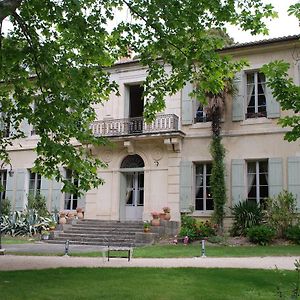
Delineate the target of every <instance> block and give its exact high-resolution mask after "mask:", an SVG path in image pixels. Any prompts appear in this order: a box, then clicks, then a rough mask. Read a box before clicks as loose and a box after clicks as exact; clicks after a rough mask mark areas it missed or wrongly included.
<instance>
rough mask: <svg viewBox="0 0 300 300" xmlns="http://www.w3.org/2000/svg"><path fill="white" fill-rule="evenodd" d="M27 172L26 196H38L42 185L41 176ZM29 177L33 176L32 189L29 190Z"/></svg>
mask: <svg viewBox="0 0 300 300" xmlns="http://www.w3.org/2000/svg"><path fill="white" fill-rule="evenodd" d="M28 172H29V181H28V194H31V195H33V196H36V195H39V194H40V193H41V185H42V176H41V174H39V173H35V172H32V171H31V170H28ZM31 175H34V179H33V180H34V188H33V189H31V188H30V183H31V181H32V179H31Z"/></svg>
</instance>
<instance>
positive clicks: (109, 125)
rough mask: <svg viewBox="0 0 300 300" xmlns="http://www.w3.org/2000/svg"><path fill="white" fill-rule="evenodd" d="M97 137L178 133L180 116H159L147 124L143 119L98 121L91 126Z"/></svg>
mask: <svg viewBox="0 0 300 300" xmlns="http://www.w3.org/2000/svg"><path fill="white" fill-rule="evenodd" d="M91 129H92V132H93V134H94V135H95V136H128V135H143V134H158V133H166V132H176V131H178V116H176V115H174V114H165V115H158V116H157V117H156V119H155V120H154V121H153V122H152V123H150V124H147V123H146V122H145V120H144V118H143V117H138V118H128V119H112V120H105V121H96V122H94V123H93V124H92V125H91Z"/></svg>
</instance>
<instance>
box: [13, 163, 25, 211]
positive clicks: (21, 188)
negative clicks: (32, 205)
mask: <svg viewBox="0 0 300 300" xmlns="http://www.w3.org/2000/svg"><path fill="white" fill-rule="evenodd" d="M27 172H28V171H27V170H26V169H18V170H17V171H16V180H17V183H16V201H15V210H23V209H24V208H25V205H26V204H27V199H26V189H25V185H26V179H27V178H28V177H27V176H26V175H27Z"/></svg>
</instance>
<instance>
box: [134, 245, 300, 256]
mask: <svg viewBox="0 0 300 300" xmlns="http://www.w3.org/2000/svg"><path fill="white" fill-rule="evenodd" d="M133 255H134V257H145V258H150V257H157V258H167V257H195V256H201V246H200V244H192V245H187V246H185V245H153V246H146V247H140V248H136V249H135V250H134V254H133ZM295 255H300V245H270V246H207V247H206V256H209V257H231V256H233V257H242V256H295Z"/></svg>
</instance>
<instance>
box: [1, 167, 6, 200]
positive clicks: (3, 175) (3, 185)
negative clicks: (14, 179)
mask: <svg viewBox="0 0 300 300" xmlns="http://www.w3.org/2000/svg"><path fill="white" fill-rule="evenodd" d="M0 185H1V186H2V187H3V191H0V199H2V200H4V199H5V197H6V185H7V170H0Z"/></svg>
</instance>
